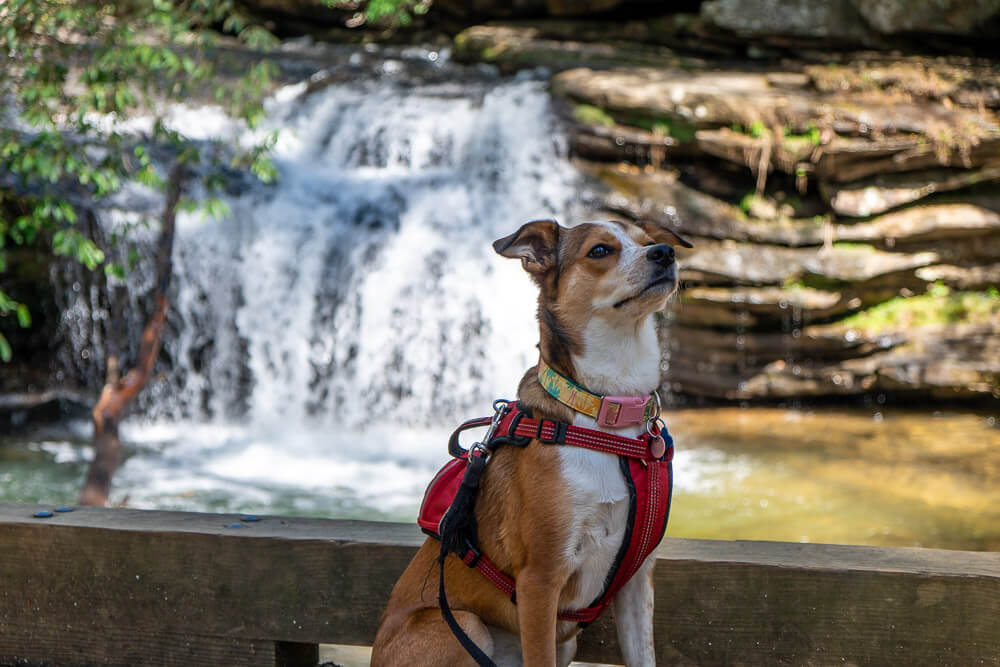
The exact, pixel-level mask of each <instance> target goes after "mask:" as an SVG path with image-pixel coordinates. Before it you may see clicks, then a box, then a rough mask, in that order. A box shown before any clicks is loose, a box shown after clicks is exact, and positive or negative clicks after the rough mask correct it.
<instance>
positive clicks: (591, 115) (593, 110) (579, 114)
mask: <svg viewBox="0 0 1000 667" xmlns="http://www.w3.org/2000/svg"><path fill="white" fill-rule="evenodd" d="M573 119H574V120H576V121H577V122H579V123H583V124H584V125H606V126H610V125H614V124H615V119H614V118H613V117H612V116H611V114H609V113H608V112H607V111H605V110H604V109H602V108H601V107H595V106H594V105H593V104H577V105H576V106H575V107H573Z"/></svg>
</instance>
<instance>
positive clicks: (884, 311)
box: [841, 283, 1000, 331]
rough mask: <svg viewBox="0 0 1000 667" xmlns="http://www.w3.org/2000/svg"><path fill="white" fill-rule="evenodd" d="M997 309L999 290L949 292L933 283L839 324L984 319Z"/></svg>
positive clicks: (879, 327)
mask: <svg viewBox="0 0 1000 667" xmlns="http://www.w3.org/2000/svg"><path fill="white" fill-rule="evenodd" d="M998 313H1000V292H998V291H997V289H996V288H991V289H990V290H987V291H985V292H952V291H951V290H949V289H948V288H947V287H945V286H944V285H941V284H940V283H939V284H935V285H934V286H933V287H931V289H930V290H928V292H927V293H926V294H922V295H919V296H912V297H896V298H895V299H890V300H889V301H886V302H884V303H880V304H879V305H877V306H874V307H872V308H869V309H867V310H863V311H861V312H860V313H856V314H854V315H851V316H850V317H848V318H845V319H844V320H841V324H842V325H843V326H844V327H848V328H852V329H862V330H865V331H886V330H892V329H901V328H911V327H922V326H931V325H942V324H957V323H959V322H963V323H977V322H987V321H989V320H990V319H991V318H992V317H993V316H995V315H996V314H998Z"/></svg>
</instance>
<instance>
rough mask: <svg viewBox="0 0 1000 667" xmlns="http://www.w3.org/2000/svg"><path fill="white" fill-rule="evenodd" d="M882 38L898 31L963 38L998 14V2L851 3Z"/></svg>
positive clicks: (862, 0)
mask: <svg viewBox="0 0 1000 667" xmlns="http://www.w3.org/2000/svg"><path fill="white" fill-rule="evenodd" d="M850 2H851V4H852V5H854V7H856V8H857V10H858V12H860V14H861V16H863V17H864V19H865V21H866V22H867V23H868V24H869V25H870V26H872V27H873V28H874V29H875V30H878V31H879V32H880V33H882V34H885V35H892V34H895V33H900V32H922V33H948V34H957V35H965V34H969V33H971V32H975V31H977V30H978V29H979V28H980V27H982V26H983V24H984V23H985V22H986V21H988V20H989V19H991V18H993V17H995V16H996V15H997V14H1000V0H850Z"/></svg>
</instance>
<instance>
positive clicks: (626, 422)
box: [597, 396, 653, 427]
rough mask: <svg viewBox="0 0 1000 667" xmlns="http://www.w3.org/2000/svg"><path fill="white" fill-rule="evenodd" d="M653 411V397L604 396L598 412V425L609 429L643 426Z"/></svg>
mask: <svg viewBox="0 0 1000 667" xmlns="http://www.w3.org/2000/svg"><path fill="white" fill-rule="evenodd" d="M652 409H653V398H652V397H651V396H604V397H603V398H601V407H600V409H599V410H598V411H597V424H598V425H599V426H609V427H613V426H631V425H633V424H641V423H642V422H643V421H644V420H645V419H646V415H647V414H649V412H650V411H651V410H652Z"/></svg>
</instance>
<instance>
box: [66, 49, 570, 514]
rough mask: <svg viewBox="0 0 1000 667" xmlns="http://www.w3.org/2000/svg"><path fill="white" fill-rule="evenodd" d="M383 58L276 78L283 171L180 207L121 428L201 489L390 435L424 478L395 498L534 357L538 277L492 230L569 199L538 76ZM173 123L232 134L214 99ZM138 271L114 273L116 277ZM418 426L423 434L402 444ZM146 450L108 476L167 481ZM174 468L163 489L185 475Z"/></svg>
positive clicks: (374, 469) (337, 465) (327, 478)
mask: <svg viewBox="0 0 1000 667" xmlns="http://www.w3.org/2000/svg"><path fill="white" fill-rule="evenodd" d="M393 63H398V61H394V60H386V61H385V62H383V63H382V65H381V67H380V69H379V73H377V74H374V75H370V76H366V77H359V78H357V79H355V80H352V81H349V82H342V83H337V84H334V85H329V86H327V87H325V88H322V89H319V90H315V91H313V92H308V89H307V87H306V86H305V85H302V84H300V85H297V86H291V87H288V88H285V89H283V90H281V91H279V93H278V94H277V95H275V96H274V98H273V99H272V100H270V102H269V103H268V107H267V108H268V120H267V122H266V125H267V127H266V128H265V129H277V130H279V131H280V134H279V140H278V143H277V147H276V151H275V155H274V160H275V163H276V166H277V167H278V169H279V172H280V182H279V183H278V184H276V185H273V186H267V185H263V184H253V185H252V186H250V187H246V188H244V191H243V192H242V193H241V194H239V195H238V196H233V197H231V198H229V200H228V204H229V207H230V209H231V215H229V216H228V217H227V218H226V219H224V220H215V221H205V220H203V219H202V216H201V214H200V213H188V214H181V215H179V217H178V221H177V230H178V234H177V239H176V246H175V276H174V280H175V288H174V292H173V294H172V304H171V309H172V310H171V314H170V320H169V327H168V330H167V333H166V335H165V337H164V353H165V356H167V357H169V359H170V364H169V366H170V367H169V369H168V370H167V372H166V377H165V379H163V380H161V381H159V382H157V383H155V384H154V385H153V386H151V387H150V391H149V392H148V394H149V396H147V397H146V398H145V401H144V404H143V405H144V412H145V423H144V424H142V425H133V426H132V428H131V430H130V431H127V432H126V436H127V437H132V438H134V439H136V440H137V441H138V442H140V443H143V442H144V443H146V445H148V446H149V447H153V448H155V449H157V450H158V451H161V453H162V454H163V455H164V456H166V457H169V458H172V459H175V460H176V461H181V460H182V459H184V458H185V457H187V458H188V459H190V458H197V459H201V460H202V462H201V463H199V464H198V466H200V468H201V470H202V473H204V474H203V475H202V477H201V478H200V479H201V481H200V482H199V483H198V484H195V485H194V486H196V487H198V488H206V489H207V488H209V487H212V488H216V487H217V486H218V483H219V480H220V479H225V480H228V482H227V483H236V484H238V483H241V482H242V481H247V482H251V481H256V482H260V480H261V479H262V478H266V479H267V480H268V483H282V484H287V488H288V489H291V488H293V487H294V486H295V485H296V484H297V483H301V482H302V478H303V476H304V475H305V476H307V477H308V476H310V475H312V474H313V473H314V474H315V478H316V479H315V480H314V481H315V483H316V484H320V479H322V480H324V481H323V483H325V484H331V483H332V484H343V485H346V486H348V487H352V488H353V487H355V486H356V485H357V476H358V475H363V474H367V473H370V474H379V471H378V466H371V465H369V466H368V467H367V468H365V470H366V471H367V473H364V472H362V469H361V468H359V467H358V466H357V465H356V464H358V463H359V462H360V461H365V460H367V461H368V462H369V463H371V462H372V461H377V460H378V457H380V456H384V453H385V447H387V446H391V447H392V448H393V450H394V452H395V453H394V457H395V458H396V459H402V462H401V463H399V465H405V464H407V462H408V463H409V464H411V467H412V464H414V461H419V462H420V463H421V465H419V466H417V467H418V469H417V470H416V471H415V472H414V473H411V475H412V474H417V475H419V476H420V477H419V479H420V481H419V482H418V481H415V480H416V478H413V479H411V477H410V475H403V478H405V479H406V480H407V481H405V482H400V483H401V484H403V486H404V487H405V488H406V491H405V493H404V495H407V494H410V495H412V494H413V493H414V489H416V488H418V487H419V486H420V485H421V484H422V483H423V482H424V481H425V475H426V473H427V471H430V470H431V468H430V467H428V466H431V465H432V463H433V464H436V463H438V462H440V461H441V460H443V456H444V442H443V441H442V439H441V433H445V432H447V430H449V429H450V428H452V427H453V426H454V425H455V424H456V423H457V422H458V421H461V420H463V419H465V418H468V417H471V416H479V415H481V414H486V413H488V411H489V406H490V403H491V401H492V399H493V398H496V397H501V396H503V397H513V396H514V395H515V392H516V388H517V383H518V381H519V379H520V377H521V375H522V374H523V372H524V370H525V369H527V368H528V367H529V366H531V365H532V364H533V363H534V360H535V359H536V358H537V351H536V349H535V344H536V342H537V335H538V329H537V324H536V323H535V319H534V310H535V301H536V296H537V291H536V289H535V288H534V286H533V285H532V284H531V282H530V280H529V279H528V277H527V276H526V274H524V272H523V270H522V269H521V267H520V263H519V262H516V261H513V260H509V259H504V258H501V257H499V256H498V255H497V254H496V253H495V252H494V251H493V249H492V247H491V243H492V242H493V241H494V240H495V239H497V238H500V237H501V236H505V235H507V234H509V233H511V232H512V231H514V230H515V229H517V227H518V226H520V225H521V224H523V223H524V222H527V221H529V220H532V219H537V218H542V217H556V218H557V219H560V220H563V221H566V220H568V216H572V215H573V214H574V212H575V211H576V209H575V208H574V207H576V206H578V204H577V200H578V199H579V197H580V183H579V180H578V179H579V177H578V175H577V173H576V171H575V170H574V169H573V167H572V166H571V165H570V164H569V162H568V161H567V159H566V152H567V149H566V145H565V141H564V139H563V137H562V132H561V131H560V130H559V128H558V127H557V121H556V119H555V117H554V115H553V114H552V111H551V109H550V106H549V98H548V94H547V92H546V89H545V83H544V81H542V80H539V79H537V78H532V77H530V76H529V77H520V78H516V79H501V78H499V77H496V76H495V74H494V75H492V76H491V75H480V74H477V72H475V71H471V72H470V71H469V70H466V69H463V68H460V67H458V66H455V65H452V64H448V63H445V62H439V63H437V64H436V67H437V68H438V69H439V71H445V72H446V74H448V75H446V76H437V77H434V78H433V80H431V81H429V82H420V81H416V82H414V81H413V80H410V79H407V78H406V77H400V76H398V75H395V76H394V75H393V74H394V73H395V72H396V71H397V70H398V69H399V68H398V66H393ZM447 68H451V69H450V74H449V70H448V69H447ZM171 123H172V124H173V125H174V127H176V129H178V130H179V131H181V132H182V133H185V134H187V135H188V136H192V137H200V136H209V135H212V134H217V133H222V134H225V133H227V132H228V133H234V134H235V133H238V132H240V131H241V130H239V128H237V127H235V125H234V124H233V123H231V122H230V121H228V119H226V118H225V117H224V116H223V115H222V114H221V112H219V111H218V110H213V109H211V108H201V109H186V108H181V107H179V108H177V109H175V110H174V112H173V113H172V120H171ZM125 199H128V197H125ZM114 215H117V216H119V217H122V216H125V217H127V216H128V215H129V213H128V212H127V211H124V210H121V207H119V210H118V211H117V212H116V213H115V214H114ZM118 222H120V220H119V221H118ZM144 280H147V281H148V277H147V278H144V277H143V276H141V275H136V276H134V277H130V281H132V284H131V286H130V290H129V292H139V293H141V292H142V290H143V288H146V289H148V286H147V285H145V284H144V283H143V281H144ZM128 298H131V299H134V298H135V297H134V296H130V297H128ZM80 301H83V297H80ZM85 305H86V304H84V305H83V306H79V308H78V310H86V308H85V307H84V306H85ZM85 317H86V314H85V313H80V312H76V311H74V318H85ZM74 318H70V320H73V319H74ZM91 319H100V317H97V316H91ZM70 324H73V322H70ZM76 326H78V324H77V325H76ZM133 328H136V327H133ZM137 328H140V329H141V324H140V325H139V327H137ZM73 340H74V341H77V342H75V343H74V345H82V346H84V347H87V346H89V345H92V344H93V342H94V341H93V340H92V337H91V339H90V340H88V339H87V337H86V336H83V335H80V334H79V333H77V334H74V336H73ZM80 354H81V350H79V349H78V350H75V351H74V357H79V355H80ZM149 422H152V425H150V424H149ZM182 425H183V426H182ZM237 431H238V432H239V434H240V435H238V436H234V435H233V434H234V433H236V432H237ZM427 432H433V433H434V440H433V442H431V443H426V444H417V443H416V441H418V440H420V438H421V437H422V436H421V435H420V434H421V433H427ZM348 434H350V435H348ZM387 441H388V442H390V443H391V445H387V444H386V443H387ZM407 442H409V443H410V444H409V445H406V444H405V443H407ZM158 461H159V462H157V463H153V462H150V461H148V460H144V459H143V457H141V456H137V457H134V459H130V460H129V462H128V463H127V464H126V466H125V467H124V468H123V471H122V475H123V476H125V477H128V476H129V474H131V475H132V477H133V480H134V481H135V482H136V484H139V485H141V484H143V483H144V482H143V481H142V480H147V481H151V480H153V479H155V480H156V481H157V484H159V485H160V486H161V487H163V486H164V485H168V483H167V482H166V481H165V479H166V478H168V477H169V476H170V475H169V472H168V473H165V472H164V466H163V461H162V460H158ZM383 463H384V461H383ZM130 465H131V468H130ZM146 465H148V466H152V468H151V469H149V470H146V471H145V472H143V471H144V468H143V466H146ZM190 465H191V464H189V463H188V464H184V467H185V468H188V467H190ZM386 465H388V464H386ZM393 465H397V464H396V463H394V464H393ZM165 467H166V469H167V470H169V469H170V466H169V465H167V466H165ZM154 468H155V470H154ZM251 469H253V470H256V472H252V473H249V472H248V473H247V474H246V475H245V476H244V477H241V476H240V474H238V473H235V472H234V471H237V470H244V471H246V470H251ZM306 470H308V471H309V473H308V474H307V473H304V471H306ZM283 471H284V472H283ZM320 471H323V472H320ZM383 472H385V471H383ZM395 473H399V470H396V471H395ZM209 478H211V479H213V480H214V481H213V482H211V483H209V482H208V481H206V480H207V479H209ZM185 479H186V478H185ZM394 479H397V480H398V479H400V475H399V474H396V477H395V478H394ZM177 481H178V484H177V488H176V489H173V490H170V491H164V493H167V494H168V495H169V494H170V493H174V492H175V491H176V492H177V493H181V489H182V487H183V483H181V481H180V480H179V479H178V480H177ZM185 483H188V484H191V483H192V482H190V480H188V481H187V482H185ZM213 484H214V485H215V486H213ZM168 486H169V485H168ZM251 486H252V485H251ZM258 486H259V484H258ZM248 488H249V487H248ZM382 488H383V489H384V484H383V487H382ZM247 497H248V498H250V499H253V498H257V496H254V495H253V494H248V496H247ZM261 500H263V499H262V498H261ZM411 500H412V498H411ZM271 501H273V497H271V498H270V500H268V502H271ZM206 502H207V501H206ZM133 504H136V500H135V499H133ZM139 504H141V500H140V501H139ZM158 504H161V505H162V504H163V502H162V501H159V502H158ZM167 504H169V502H168V503H167ZM181 504H182V505H183V503H181ZM380 506H381V505H380ZM299 509H301V508H299ZM306 509H309V508H306Z"/></svg>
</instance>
